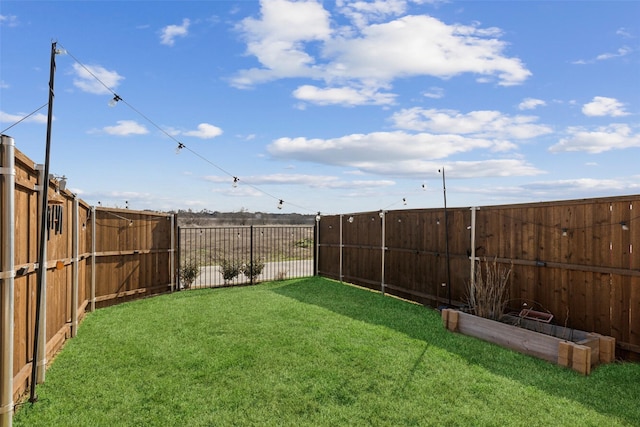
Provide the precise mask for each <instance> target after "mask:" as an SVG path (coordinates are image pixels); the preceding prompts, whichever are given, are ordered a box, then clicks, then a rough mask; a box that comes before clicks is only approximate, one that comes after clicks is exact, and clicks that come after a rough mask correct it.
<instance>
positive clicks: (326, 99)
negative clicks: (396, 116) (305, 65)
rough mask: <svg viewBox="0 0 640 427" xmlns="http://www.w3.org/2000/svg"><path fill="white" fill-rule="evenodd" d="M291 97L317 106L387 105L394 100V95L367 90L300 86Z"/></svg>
mask: <svg viewBox="0 0 640 427" xmlns="http://www.w3.org/2000/svg"><path fill="white" fill-rule="evenodd" d="M293 96H294V97H295V98H297V99H299V100H301V101H306V102H310V103H313V104H317V105H330V104H337V105H345V106H354V105H388V104H392V103H393V102H394V100H395V95H394V94H391V93H380V92H376V91H372V90H370V89H368V88H365V89H356V88H352V87H333V88H325V89H322V88H318V87H316V86H311V85H304V86H300V87H299V88H297V89H296V90H295V91H294V92H293Z"/></svg>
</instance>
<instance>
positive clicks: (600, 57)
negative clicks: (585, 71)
mask: <svg viewBox="0 0 640 427" xmlns="http://www.w3.org/2000/svg"><path fill="white" fill-rule="evenodd" d="M632 52H633V49H631V48H630V47H628V46H623V47H621V48H619V49H618V50H617V51H615V52H605V53H601V54H600V55H597V56H596V57H595V58H593V59H578V60H576V61H573V62H572V64H576V65H586V64H594V63H595V62H596V61H606V60H608V59H613V58H621V57H623V56H627V55H629V54H630V53H632Z"/></svg>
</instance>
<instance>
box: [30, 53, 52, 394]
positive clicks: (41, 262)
mask: <svg viewBox="0 0 640 427" xmlns="http://www.w3.org/2000/svg"><path fill="white" fill-rule="evenodd" d="M56 44H57V43H56V42H52V43H51V66H50V68H49V108H48V111H47V141H46V148H45V156H44V182H43V183H42V185H43V186H44V188H43V196H42V206H41V208H42V209H41V212H42V218H40V222H41V226H40V246H39V249H40V253H39V257H38V276H37V280H38V284H37V286H38V288H37V292H36V323H35V330H34V334H33V358H32V359H31V390H30V395H29V402H31V403H34V402H37V401H38V396H36V373H37V364H38V363H37V360H38V352H39V351H40V349H39V348H38V347H39V345H38V344H39V340H38V337H39V335H40V304H41V303H42V284H43V279H44V275H45V274H46V270H47V260H45V259H44V257H45V245H46V244H47V228H48V224H47V205H48V204H49V197H48V190H49V159H50V154H49V153H50V152H51V123H52V121H53V98H54V94H53V81H54V77H55V72H56ZM44 350H45V351H46V349H44Z"/></svg>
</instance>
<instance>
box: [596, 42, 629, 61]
mask: <svg viewBox="0 0 640 427" xmlns="http://www.w3.org/2000/svg"><path fill="white" fill-rule="evenodd" d="M631 52H633V50H632V49H631V48H629V47H627V46H623V47H621V48H620V49H618V50H617V51H616V52H609V53H603V54H600V55H598V56H596V61H604V60H607V59H611V58H620V57H622V56H627V55H628V54H630V53H631Z"/></svg>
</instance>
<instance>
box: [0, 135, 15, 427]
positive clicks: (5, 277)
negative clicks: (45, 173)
mask: <svg viewBox="0 0 640 427" xmlns="http://www.w3.org/2000/svg"><path fill="white" fill-rule="evenodd" d="M0 143H1V146H2V150H1V151H0V160H1V161H2V162H1V163H0V171H1V172H2V173H1V176H2V201H1V202H0V203H2V248H1V249H0V250H1V251H2V259H1V261H2V266H1V268H0V278H2V292H1V294H0V298H1V299H2V304H1V306H2V319H0V322H1V323H2V325H1V328H0V331H1V332H2V334H0V379H1V380H0V382H1V384H0V426H1V427H10V426H11V424H12V420H13V328H14V322H13V316H14V277H15V265H14V262H15V259H14V256H15V253H14V252H15V181H16V171H15V157H14V156H15V151H14V141H13V138H11V137H9V136H6V135H2V136H1V137H0Z"/></svg>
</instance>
